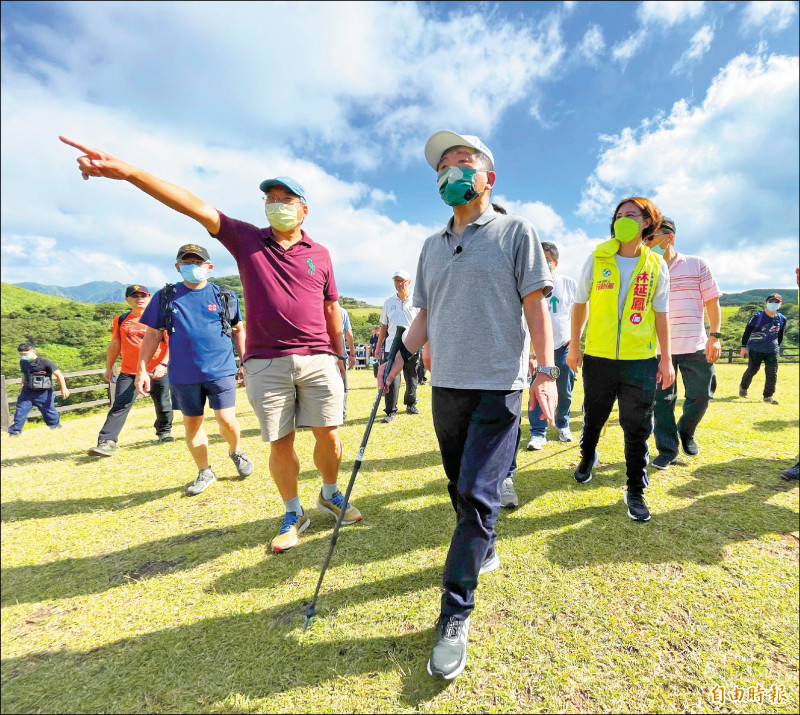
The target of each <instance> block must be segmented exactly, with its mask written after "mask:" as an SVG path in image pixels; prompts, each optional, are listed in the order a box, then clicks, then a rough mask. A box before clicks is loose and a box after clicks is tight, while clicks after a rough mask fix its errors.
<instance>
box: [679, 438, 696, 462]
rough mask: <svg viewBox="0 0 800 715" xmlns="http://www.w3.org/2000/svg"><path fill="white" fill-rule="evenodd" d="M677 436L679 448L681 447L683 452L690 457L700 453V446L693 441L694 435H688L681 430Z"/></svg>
mask: <svg viewBox="0 0 800 715" xmlns="http://www.w3.org/2000/svg"><path fill="white" fill-rule="evenodd" d="M678 437H680V440H681V449H683V453H684V454H688V455H689V456H690V457H694V456H695V455H696V454H700V447H698V446H697V442H695V441H694V437H690V436H689V435H688V434H684V433H683V432H678Z"/></svg>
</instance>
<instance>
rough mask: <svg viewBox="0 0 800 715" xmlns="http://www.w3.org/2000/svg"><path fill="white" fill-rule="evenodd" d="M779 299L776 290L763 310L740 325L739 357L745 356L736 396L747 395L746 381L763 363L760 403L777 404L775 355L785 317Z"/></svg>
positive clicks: (781, 336)
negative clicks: (745, 363)
mask: <svg viewBox="0 0 800 715" xmlns="http://www.w3.org/2000/svg"><path fill="white" fill-rule="evenodd" d="M782 302H783V298H781V296H780V294H779V293H772V294H770V295H768V296H767V299H766V301H765V302H764V310H760V311H759V312H758V313H755V314H754V315H753V317H751V318H750V320H748V321H747V325H745V327H744V333H742V349H741V356H742V358H747V369H746V370H745V371H744V374H743V375H742V381H741V383H740V384H739V397H747V390H748V389H749V388H750V383H751V382H752V381H753V378H754V377H755V376H756V373H757V372H758V371H759V369H760V368H761V363H764V402H766V403H767V404H770V405H777V404H778V401H777V400H776V399H775V398H774V397H773V395H774V394H775V386H776V384H777V382H778V356H779V355H780V346H781V343H782V342H783V333H784V330H785V329H786V318H785V317H784V316H783V315H781V314H780V313H779V312H778V311H779V310H780V309H781V303H782Z"/></svg>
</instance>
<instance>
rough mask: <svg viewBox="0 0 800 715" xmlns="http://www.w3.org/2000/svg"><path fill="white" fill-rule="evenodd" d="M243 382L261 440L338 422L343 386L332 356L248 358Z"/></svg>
mask: <svg viewBox="0 0 800 715" xmlns="http://www.w3.org/2000/svg"><path fill="white" fill-rule="evenodd" d="M244 384H245V388H246V389H247V399H248V400H249V401H250V405H251V406H252V407H253V411H254V412H255V413H256V415H257V416H258V422H259V424H260V425H261V438H262V439H263V440H264V441H265V442H274V441H275V440H277V439H281V437H285V436H286V435H287V434H289V433H290V432H293V431H294V430H295V428H297V427H337V426H339V425H340V424H342V399H343V398H344V385H343V384H342V376H341V373H340V372H339V366H338V364H337V359H336V357H334V356H333V355H329V354H327V353H325V354H322V355H284V356H283V357H278V358H272V359H268V360H264V359H259V358H249V359H248V360H247V361H246V362H245V364H244Z"/></svg>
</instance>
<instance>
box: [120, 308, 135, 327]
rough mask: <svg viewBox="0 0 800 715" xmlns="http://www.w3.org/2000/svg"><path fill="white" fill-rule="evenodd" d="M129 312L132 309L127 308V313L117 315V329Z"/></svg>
mask: <svg viewBox="0 0 800 715" xmlns="http://www.w3.org/2000/svg"><path fill="white" fill-rule="evenodd" d="M131 312H132V311H130V310H129V311H128V312H127V313H123V314H122V315H120V316H119V318H118V320H117V330H119V329H120V328H122V324H123V323H124V322H125V320H126V319H127V317H128V316H129V315H130V314H131Z"/></svg>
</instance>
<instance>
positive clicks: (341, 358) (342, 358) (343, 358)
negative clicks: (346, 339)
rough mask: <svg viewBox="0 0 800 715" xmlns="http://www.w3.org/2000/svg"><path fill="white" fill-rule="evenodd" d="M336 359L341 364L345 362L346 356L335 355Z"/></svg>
mask: <svg viewBox="0 0 800 715" xmlns="http://www.w3.org/2000/svg"><path fill="white" fill-rule="evenodd" d="M336 357H337V358H339V360H341V361H342V362H347V355H337V356H336Z"/></svg>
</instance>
